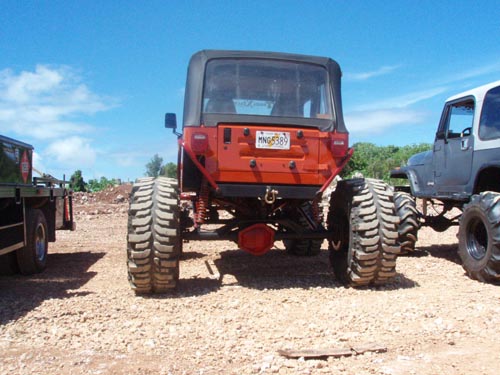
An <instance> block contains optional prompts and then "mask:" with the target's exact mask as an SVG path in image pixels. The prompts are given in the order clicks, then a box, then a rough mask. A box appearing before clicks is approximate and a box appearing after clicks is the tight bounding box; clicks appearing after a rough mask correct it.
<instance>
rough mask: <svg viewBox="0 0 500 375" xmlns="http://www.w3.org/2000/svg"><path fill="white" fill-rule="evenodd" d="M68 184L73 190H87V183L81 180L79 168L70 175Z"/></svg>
mask: <svg viewBox="0 0 500 375" xmlns="http://www.w3.org/2000/svg"><path fill="white" fill-rule="evenodd" d="M69 186H70V188H71V189H73V191H87V183H86V182H85V181H84V180H83V176H82V171H81V170H79V169H78V170H76V171H75V172H74V173H73V174H72V175H71V178H70V179H69Z"/></svg>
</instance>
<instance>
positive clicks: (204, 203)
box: [195, 179, 210, 224]
mask: <svg viewBox="0 0 500 375" xmlns="http://www.w3.org/2000/svg"><path fill="white" fill-rule="evenodd" d="M209 192H210V191H209V188H208V182H207V180H206V179H203V181H202V183H201V187H200V193H199V194H198V200H197V201H196V220H195V221H196V224H203V223H204V222H205V219H206V217H207V208H208V194H209Z"/></svg>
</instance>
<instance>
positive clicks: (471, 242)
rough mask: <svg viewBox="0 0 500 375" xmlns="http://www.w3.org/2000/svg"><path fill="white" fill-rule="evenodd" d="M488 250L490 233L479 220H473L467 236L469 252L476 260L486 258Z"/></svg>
mask: <svg viewBox="0 0 500 375" xmlns="http://www.w3.org/2000/svg"><path fill="white" fill-rule="evenodd" d="M487 249H488V232H487V230H486V227H485V225H484V224H483V222H482V221H481V220H479V219H475V220H472V221H471V222H470V224H469V228H468V235H467V252H468V253H469V255H470V256H471V257H473V258H474V259H476V260H481V259H483V258H484V257H485V256H486V251H487Z"/></svg>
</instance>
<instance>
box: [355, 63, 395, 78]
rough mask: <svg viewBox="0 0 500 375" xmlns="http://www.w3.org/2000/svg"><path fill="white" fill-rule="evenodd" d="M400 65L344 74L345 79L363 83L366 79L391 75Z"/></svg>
mask: <svg viewBox="0 0 500 375" xmlns="http://www.w3.org/2000/svg"><path fill="white" fill-rule="evenodd" d="M400 66H401V65H392V66H382V67H380V68H379V69H377V70H373V71H370V72H363V73H346V74H345V79H346V80H350V81H365V80H367V79H370V78H373V77H378V76H382V75H386V74H389V73H392V72H393V71H395V70H396V69H398V68H399V67H400Z"/></svg>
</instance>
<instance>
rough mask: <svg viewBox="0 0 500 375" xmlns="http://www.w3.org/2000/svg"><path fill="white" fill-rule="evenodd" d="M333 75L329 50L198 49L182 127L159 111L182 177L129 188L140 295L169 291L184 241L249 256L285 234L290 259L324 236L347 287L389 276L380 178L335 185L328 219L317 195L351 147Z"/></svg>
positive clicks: (387, 197) (394, 247) (131, 253)
mask: <svg viewBox="0 0 500 375" xmlns="http://www.w3.org/2000/svg"><path fill="white" fill-rule="evenodd" d="M340 79H341V71H340V67H339V65H338V64H337V63H336V62H335V61H333V60H332V59H329V58H325V57H315V56H304V55H293V54H284V53H272V52H252V51H212V50H206V51H200V52H198V53H196V54H194V55H193V57H192V58H191V61H190V63H189V69H188V76H187V83H186V93H185V103H184V117H183V126H182V133H177V131H176V129H177V121H176V116H175V114H172V113H167V114H166V116H165V126H166V127H167V128H171V129H173V131H174V132H175V134H177V135H178V137H179V160H178V178H177V179H169V178H165V177H159V178H157V179H153V178H143V179H139V180H138V181H137V182H136V183H135V185H134V188H133V191H132V196H131V204H130V209H129V225H128V230H129V233H128V248H127V254H128V275H129V280H130V283H131V286H132V288H133V289H134V290H135V291H136V292H137V293H161V292H165V291H168V290H171V289H172V288H174V287H175V286H176V284H177V282H178V278H179V257H180V254H181V252H182V242H183V241H193V240H230V241H234V242H235V243H237V244H238V247H239V248H241V249H243V250H245V251H248V252H250V253H252V254H254V255H263V254H265V253H266V252H267V251H268V250H269V249H271V248H272V247H273V244H274V242H275V241H283V243H284V246H285V249H286V252H288V253H289V254H292V255H301V256H309V255H315V254H318V253H319V251H320V249H321V245H322V243H323V241H324V240H325V239H326V240H328V243H329V250H330V259H331V263H332V265H333V270H334V273H335V275H336V276H337V278H338V279H339V280H340V281H342V282H344V283H345V284H349V285H354V286H357V285H367V284H372V283H383V282H385V281H386V280H388V279H389V278H390V277H392V276H393V275H394V274H395V265H396V256H397V254H398V253H399V250H400V247H399V244H398V241H397V237H398V233H397V225H398V222H399V219H398V217H397V216H396V215H395V209H394V203H393V197H392V190H391V189H390V188H389V187H388V186H387V185H386V184H384V183H382V182H379V181H374V180H365V179H353V180H343V181H340V182H339V183H338V184H337V188H336V189H335V191H334V193H333V194H332V195H331V198H329V201H330V208H329V213H328V215H327V220H326V223H324V218H323V207H322V205H321V202H322V201H323V193H324V192H325V190H326V188H327V187H329V186H330V184H331V183H332V181H333V180H334V178H335V177H336V176H338V174H339V173H340V172H341V171H342V169H343V168H344V166H345V165H346V163H347V162H348V161H349V159H350V157H351V156H352V153H353V149H351V148H349V146H348V132H347V129H346V126H345V124H344V119H343V114H342V105H341V93H340ZM224 212H225V214H224V215H221V213H224ZM207 224H212V225H210V226H209V227H207ZM325 224H326V225H325ZM214 228H215V229H214Z"/></svg>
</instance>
